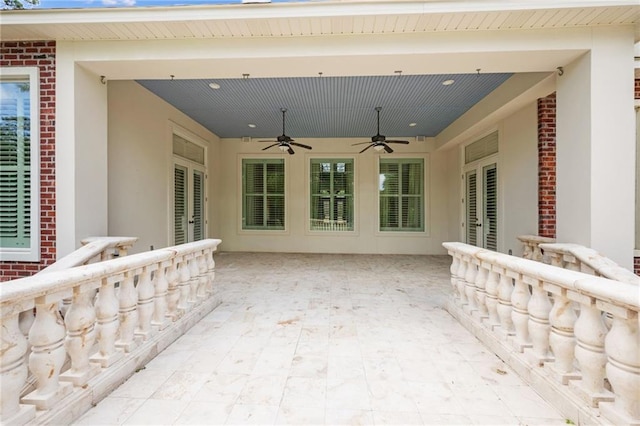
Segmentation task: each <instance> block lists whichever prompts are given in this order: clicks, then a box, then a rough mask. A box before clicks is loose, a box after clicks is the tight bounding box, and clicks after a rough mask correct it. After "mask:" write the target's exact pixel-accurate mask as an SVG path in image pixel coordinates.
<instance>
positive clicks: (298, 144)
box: [290, 142, 312, 149]
mask: <svg viewBox="0 0 640 426" xmlns="http://www.w3.org/2000/svg"><path fill="white" fill-rule="evenodd" d="M290 143H291V145H295V146H299V147H300V148H305V149H312V148H311V147H310V146H309V145H304V144H301V143H297V142H290Z"/></svg>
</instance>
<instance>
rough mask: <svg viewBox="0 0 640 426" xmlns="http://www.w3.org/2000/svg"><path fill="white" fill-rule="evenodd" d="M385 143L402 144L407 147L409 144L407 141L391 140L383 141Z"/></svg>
mask: <svg viewBox="0 0 640 426" xmlns="http://www.w3.org/2000/svg"><path fill="white" fill-rule="evenodd" d="M385 143H403V144H405V145H407V144H408V143H409V141H398V140H393V139H391V140H390V139H387V140H385Z"/></svg>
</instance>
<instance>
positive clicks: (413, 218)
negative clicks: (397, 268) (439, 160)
mask: <svg viewBox="0 0 640 426" xmlns="http://www.w3.org/2000/svg"><path fill="white" fill-rule="evenodd" d="M379 200H380V210H379V220H380V231H403V232H422V231H424V222H425V220H424V160H423V159H421V158H416V159H413V158H401V159H386V158H381V159H380V176H379Z"/></svg>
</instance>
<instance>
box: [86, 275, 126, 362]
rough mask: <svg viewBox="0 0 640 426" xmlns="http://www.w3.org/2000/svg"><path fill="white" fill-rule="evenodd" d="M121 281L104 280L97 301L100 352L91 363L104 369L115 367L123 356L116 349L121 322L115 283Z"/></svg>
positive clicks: (97, 330)
mask: <svg viewBox="0 0 640 426" xmlns="http://www.w3.org/2000/svg"><path fill="white" fill-rule="evenodd" d="M119 280H122V276H112V277H109V278H103V279H102V282H101V284H100V291H99V292H98V297H97V299H96V338H97V340H98V352H97V353H96V354H94V355H93V356H92V357H91V361H93V362H97V363H98V364H100V366H101V367H103V368H107V367H109V366H110V365H113V364H114V363H115V362H116V361H118V360H119V359H120V358H122V356H123V353H122V351H119V350H117V349H116V339H117V338H118V329H119V327H120V321H119V319H118V298H117V297H116V293H115V283H116V282H117V281H119Z"/></svg>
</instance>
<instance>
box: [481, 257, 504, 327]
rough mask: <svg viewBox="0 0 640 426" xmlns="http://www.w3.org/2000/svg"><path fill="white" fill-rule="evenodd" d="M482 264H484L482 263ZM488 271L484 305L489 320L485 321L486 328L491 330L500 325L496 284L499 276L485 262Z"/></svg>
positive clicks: (491, 266) (492, 267)
mask: <svg viewBox="0 0 640 426" xmlns="http://www.w3.org/2000/svg"><path fill="white" fill-rule="evenodd" d="M483 263H485V262H484V261H483ZM485 267H486V268H487V269H488V275H487V282H486V284H485V290H486V293H487V298H486V302H485V303H486V305H487V313H488V315H489V319H488V320H487V326H488V327H489V328H490V329H493V328H494V327H495V326H498V325H500V317H499V316H498V284H499V275H498V273H497V272H496V271H495V268H494V266H493V265H492V264H490V263H488V262H486V266H485Z"/></svg>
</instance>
